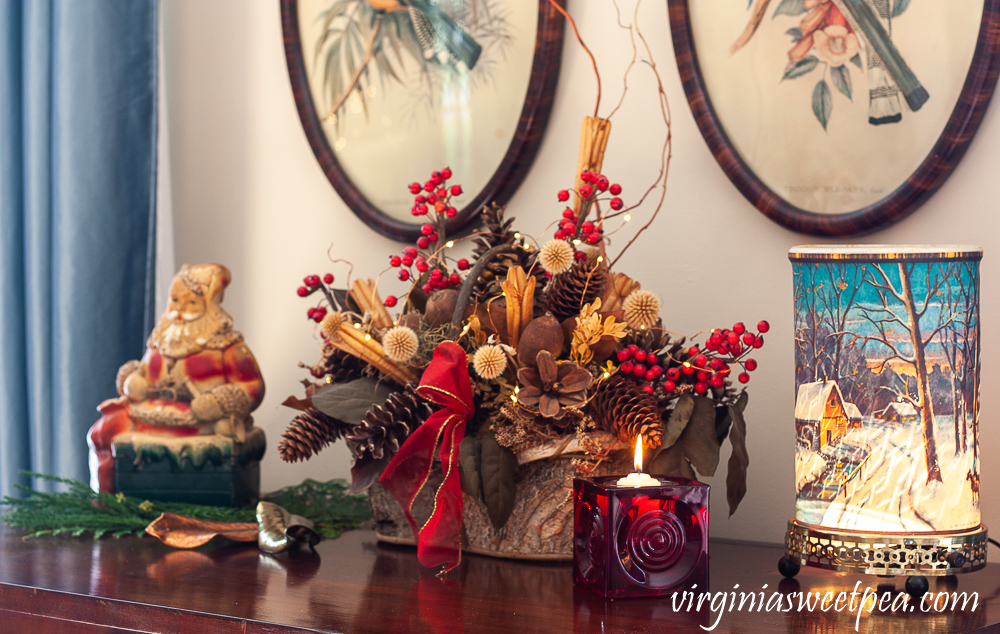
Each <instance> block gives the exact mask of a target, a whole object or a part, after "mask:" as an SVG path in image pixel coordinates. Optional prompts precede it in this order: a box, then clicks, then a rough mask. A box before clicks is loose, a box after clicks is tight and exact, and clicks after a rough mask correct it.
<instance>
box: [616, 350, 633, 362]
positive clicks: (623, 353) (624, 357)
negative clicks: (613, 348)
mask: <svg viewBox="0 0 1000 634" xmlns="http://www.w3.org/2000/svg"><path fill="white" fill-rule="evenodd" d="M617 357H618V363H624V362H625V361H628V360H629V359H631V358H632V353H631V352H629V351H628V350H619V351H618V354H617Z"/></svg>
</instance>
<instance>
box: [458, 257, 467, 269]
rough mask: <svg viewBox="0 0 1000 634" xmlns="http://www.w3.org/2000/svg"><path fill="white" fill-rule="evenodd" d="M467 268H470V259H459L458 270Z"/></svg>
mask: <svg viewBox="0 0 1000 634" xmlns="http://www.w3.org/2000/svg"><path fill="white" fill-rule="evenodd" d="M467 268H469V261H468V260H466V259H465V258H462V259H461V260H459V261H458V270H459V271H464V270H465V269H467Z"/></svg>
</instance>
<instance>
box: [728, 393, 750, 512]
mask: <svg viewBox="0 0 1000 634" xmlns="http://www.w3.org/2000/svg"><path fill="white" fill-rule="evenodd" d="M745 393H746V392H744V394H745ZM729 415H730V416H731V417H732V419H733V426H732V430H731V431H730V433H729V442H730V443H732V445H733V452H732V454H730V456H729V469H728V472H727V473H726V501H727V502H729V516H730V517H732V516H733V513H735V512H736V509H737V508H738V507H739V505H740V502H741V501H742V500H743V496H745V495H746V494H747V467H748V466H749V465H750V456H749V454H747V424H746V421H745V420H744V419H743V412H741V411H740V409H739V407H738V406H736V405H730V406H729Z"/></svg>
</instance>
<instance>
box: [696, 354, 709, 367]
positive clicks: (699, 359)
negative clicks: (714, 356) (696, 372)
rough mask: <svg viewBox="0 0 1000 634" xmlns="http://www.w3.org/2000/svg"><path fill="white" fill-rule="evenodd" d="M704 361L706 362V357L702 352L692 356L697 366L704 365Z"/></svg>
mask: <svg viewBox="0 0 1000 634" xmlns="http://www.w3.org/2000/svg"><path fill="white" fill-rule="evenodd" d="M706 363H708V357H706V356H705V355H703V354H699V355H698V356H697V357H695V358H694V364H695V365H696V366H698V367H699V368H703V367H705V364H706Z"/></svg>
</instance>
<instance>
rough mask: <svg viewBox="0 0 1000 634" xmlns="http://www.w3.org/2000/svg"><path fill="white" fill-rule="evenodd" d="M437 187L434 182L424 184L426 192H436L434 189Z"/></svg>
mask: <svg viewBox="0 0 1000 634" xmlns="http://www.w3.org/2000/svg"><path fill="white" fill-rule="evenodd" d="M435 186H436V185H435V184H434V182H433V181H427V182H426V183H424V191H425V192H432V191H434V187H435Z"/></svg>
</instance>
